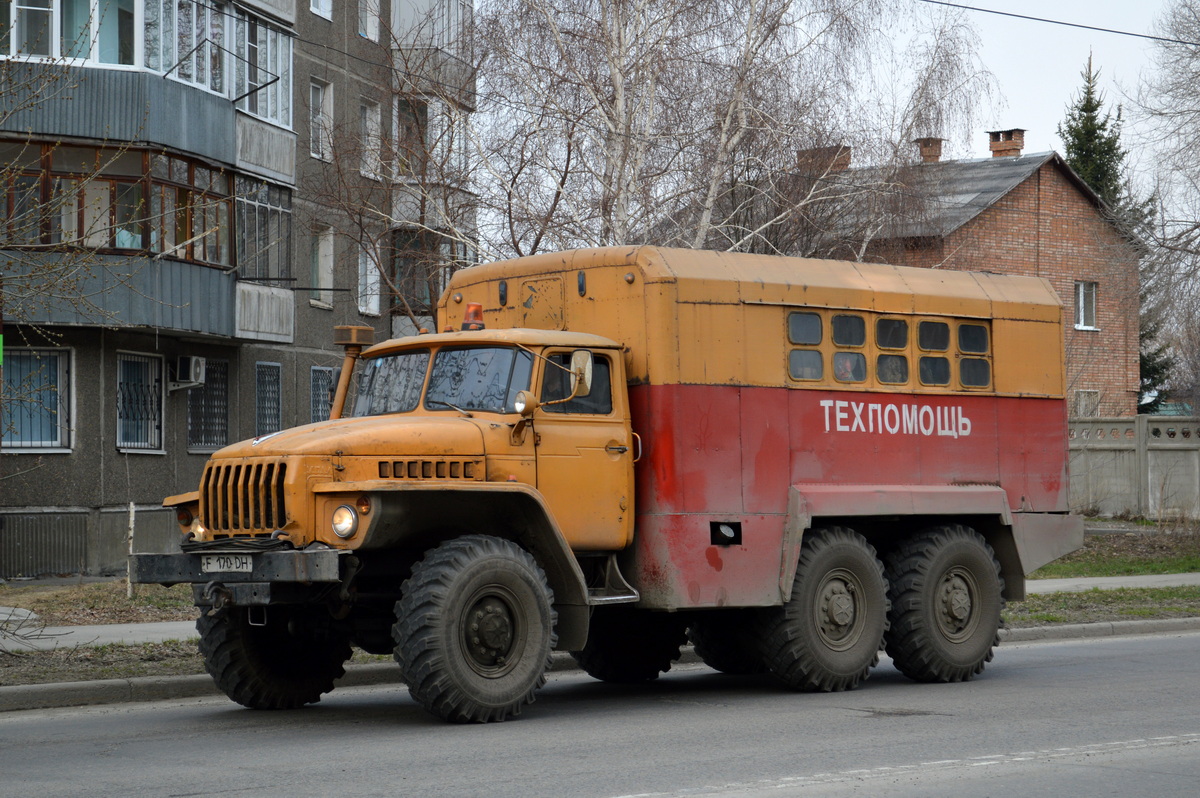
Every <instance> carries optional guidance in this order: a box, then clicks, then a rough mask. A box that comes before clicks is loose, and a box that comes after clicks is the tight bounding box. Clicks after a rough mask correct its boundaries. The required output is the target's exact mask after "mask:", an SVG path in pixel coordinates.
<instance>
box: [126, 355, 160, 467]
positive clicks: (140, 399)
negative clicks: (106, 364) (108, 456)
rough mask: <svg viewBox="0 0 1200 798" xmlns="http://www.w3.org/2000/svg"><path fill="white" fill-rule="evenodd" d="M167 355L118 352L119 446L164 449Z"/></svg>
mask: <svg viewBox="0 0 1200 798" xmlns="http://www.w3.org/2000/svg"><path fill="white" fill-rule="evenodd" d="M162 417H163V359H162V358H161V357H159V356H157V355H136V354H122V353H118V355H117V448H118V449H131V450H135V451H138V450H141V451H162V448H163V438H162Z"/></svg>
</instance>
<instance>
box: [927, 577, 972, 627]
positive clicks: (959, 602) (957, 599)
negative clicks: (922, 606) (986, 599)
mask: <svg viewBox="0 0 1200 798" xmlns="http://www.w3.org/2000/svg"><path fill="white" fill-rule="evenodd" d="M975 593H976V589H975V587H974V581H973V580H972V579H971V576H970V574H969V573H968V572H965V571H962V570H959V569H955V570H951V571H949V572H948V573H947V574H946V576H945V578H944V579H943V580H942V583H941V586H940V588H939V590H938V596H937V606H938V613H937V615H938V624H939V626H940V627H941V629H942V632H943V633H944V634H945V635H946V636H947V637H949V638H951V639H952V640H955V639H960V638H964V637H968V636H969V635H970V633H971V630H972V628H973V627H974V626H975V625H976V623H977V622H978V618H977V617H976V612H975V610H976V607H975V599H974V595H975Z"/></svg>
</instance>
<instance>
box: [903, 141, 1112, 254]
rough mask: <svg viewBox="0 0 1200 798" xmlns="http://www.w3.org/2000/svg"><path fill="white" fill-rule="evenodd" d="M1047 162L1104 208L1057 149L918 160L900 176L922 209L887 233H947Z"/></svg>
mask: <svg viewBox="0 0 1200 798" xmlns="http://www.w3.org/2000/svg"><path fill="white" fill-rule="evenodd" d="M1047 163H1052V164H1054V165H1055V166H1056V167H1058V168H1059V170H1060V171H1061V172H1062V174H1063V176H1064V177H1066V178H1067V180H1069V181H1070V182H1071V183H1072V184H1073V185H1074V186H1075V187H1076V188H1077V189H1079V191H1080V193H1081V194H1083V195H1084V196H1086V197H1087V198H1088V199H1089V200H1090V201H1092V202H1093V203H1094V204H1095V205H1096V206H1097V207H1103V202H1102V201H1101V200H1100V197H1099V196H1098V195H1097V194H1096V192H1094V191H1092V189H1091V188H1089V187H1088V185H1087V184H1086V183H1085V182H1084V181H1083V179H1082V178H1080V177H1079V175H1077V174H1075V171H1074V170H1073V169H1071V167H1069V166H1068V165H1067V163H1066V161H1064V160H1063V158H1062V156H1061V155H1059V154H1058V153H1056V152H1039V153H1031V154H1029V155H1020V156H1017V157H1015V158H1014V157H1006V158H994V157H992V158H978V159H973V160H966V161H937V162H933V163H922V164H916V165H914V166H912V167H909V168H908V169H907V170H905V172H904V177H903V182H904V184H905V188H906V189H907V190H908V191H911V192H912V193H913V194H915V195H917V196H919V197H920V199H921V200H922V201H923V208H922V212H921V213H919V214H916V215H914V216H910V217H908V218H902V219H899V220H897V221H896V223H895V224H894V225H893V226H891V227H890V229H889V230H888V231H887V236H888V237H896V238H910V237H911V238H917V237H927V236H945V235H948V234H950V233H952V232H954V231H955V230H957V229H958V228H960V227H962V226H963V225H964V224H966V223H967V222H969V221H971V220H972V219H974V218H975V217H976V216H978V215H979V214H980V213H982V212H983V211H985V210H987V209H988V208H990V207H992V206H993V205H995V204H996V203H997V202H998V201H1000V199H1002V198H1003V197H1004V196H1005V195H1006V194H1008V193H1009V192H1010V191H1012V190H1013V189H1015V188H1016V187H1017V186H1019V185H1021V184H1022V183H1024V182H1025V181H1026V180H1028V179H1029V178H1030V177H1031V176H1032V175H1033V174H1034V173H1035V172H1037V170H1038V169H1040V168H1041V167H1042V166H1044V165H1045V164H1047Z"/></svg>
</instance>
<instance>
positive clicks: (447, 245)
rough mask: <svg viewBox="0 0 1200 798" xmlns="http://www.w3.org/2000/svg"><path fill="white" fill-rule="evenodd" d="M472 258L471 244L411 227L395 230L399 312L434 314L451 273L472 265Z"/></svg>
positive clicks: (393, 264) (394, 268) (393, 260)
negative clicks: (435, 306)
mask: <svg viewBox="0 0 1200 798" xmlns="http://www.w3.org/2000/svg"><path fill="white" fill-rule="evenodd" d="M473 257H474V256H473V253H472V252H471V250H470V248H469V247H467V246H466V245H465V244H464V243H463V242H461V241H456V240H454V239H452V238H450V237H448V236H444V235H441V234H439V233H436V232H433V231H429V230H414V229H412V228H399V229H397V230H393V231H392V252H391V270H392V274H393V275H394V277H395V281H396V286H397V288H398V290H399V292H400V295H399V297H397V301H396V312H398V313H400V314H401V315H408V314H410V313H411V314H413V315H418V316H428V315H431V314H432V312H433V311H432V308H433V306H434V305H435V304H436V303H437V299H438V296H440V295H441V293H442V289H443V288H444V287H445V285H446V281H447V280H449V279H450V275H451V274H453V273H454V272H455V271H457V270H458V269H460V268H463V267H464V266H469V265H471V262H472V260H473Z"/></svg>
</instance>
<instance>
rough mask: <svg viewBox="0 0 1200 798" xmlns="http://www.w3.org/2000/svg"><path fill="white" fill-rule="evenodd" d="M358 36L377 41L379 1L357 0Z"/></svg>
mask: <svg viewBox="0 0 1200 798" xmlns="http://www.w3.org/2000/svg"><path fill="white" fill-rule="evenodd" d="M358 35H359V36H365V37H366V38H368V39H370V40H371V41H373V42H374V41H378V40H379V0H358Z"/></svg>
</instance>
